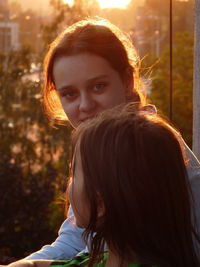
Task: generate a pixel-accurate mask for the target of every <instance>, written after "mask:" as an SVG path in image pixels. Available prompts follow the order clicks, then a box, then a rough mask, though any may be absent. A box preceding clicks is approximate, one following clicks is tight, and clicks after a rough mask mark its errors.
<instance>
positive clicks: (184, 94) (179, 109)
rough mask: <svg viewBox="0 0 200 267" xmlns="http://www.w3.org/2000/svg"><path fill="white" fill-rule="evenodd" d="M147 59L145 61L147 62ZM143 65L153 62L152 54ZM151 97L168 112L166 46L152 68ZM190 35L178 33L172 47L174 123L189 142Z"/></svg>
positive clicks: (164, 111)
mask: <svg viewBox="0 0 200 267" xmlns="http://www.w3.org/2000/svg"><path fill="white" fill-rule="evenodd" d="M147 61H148V63H147ZM147 61H146V62H145V64H147V65H150V64H153V62H154V63H155V61H156V59H155V57H154V59H153V58H151V59H150V60H147ZM152 77H153V78H152V85H151V92H150V98H151V100H152V103H154V104H155V105H156V106H157V108H158V109H159V110H160V111H161V112H162V113H163V114H164V115H165V116H168V114H169V48H168V47H166V48H165V49H164V50H163V53H162V54H161V58H160V60H159V61H158V62H157V64H156V65H155V67H153V73H152ZM192 89H193V35H192V34H190V33H188V32H182V33H178V34H177V35H176V38H175V42H174V48H173V124H175V126H176V127H177V128H178V129H179V130H180V131H181V133H182V135H183V137H184V139H185V140H186V142H187V143H188V144H189V145H190V146H191V142H192Z"/></svg>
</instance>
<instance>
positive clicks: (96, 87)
mask: <svg viewBox="0 0 200 267" xmlns="http://www.w3.org/2000/svg"><path fill="white" fill-rule="evenodd" d="M105 86H106V84H105V83H97V84H95V85H94V87H93V90H94V91H95V92H99V91H101V90H102V89H104V88H105Z"/></svg>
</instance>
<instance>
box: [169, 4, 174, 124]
mask: <svg viewBox="0 0 200 267" xmlns="http://www.w3.org/2000/svg"><path fill="white" fill-rule="evenodd" d="M169 6H170V7H169V43H170V45H169V54H170V56H169V57H170V58H169V65H170V66H169V70H170V71H169V88H170V89H169V90H170V91H169V119H170V121H172V119H173V118H172V112H173V27H172V0H170V5H169Z"/></svg>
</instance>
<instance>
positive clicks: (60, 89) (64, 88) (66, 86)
mask: <svg viewBox="0 0 200 267" xmlns="http://www.w3.org/2000/svg"><path fill="white" fill-rule="evenodd" d="M69 89H75V86H73V85H64V86H61V87H59V88H58V89H57V90H58V91H59V92H61V91H63V90H69Z"/></svg>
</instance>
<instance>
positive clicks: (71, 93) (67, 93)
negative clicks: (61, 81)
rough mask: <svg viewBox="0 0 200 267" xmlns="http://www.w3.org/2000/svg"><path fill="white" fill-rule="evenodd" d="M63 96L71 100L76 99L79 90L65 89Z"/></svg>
mask: <svg viewBox="0 0 200 267" xmlns="http://www.w3.org/2000/svg"><path fill="white" fill-rule="evenodd" d="M60 95H61V97H65V98H67V99H69V100H71V99H74V98H75V97H76V96H77V92H75V91H63V92H61V94H60Z"/></svg>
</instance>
